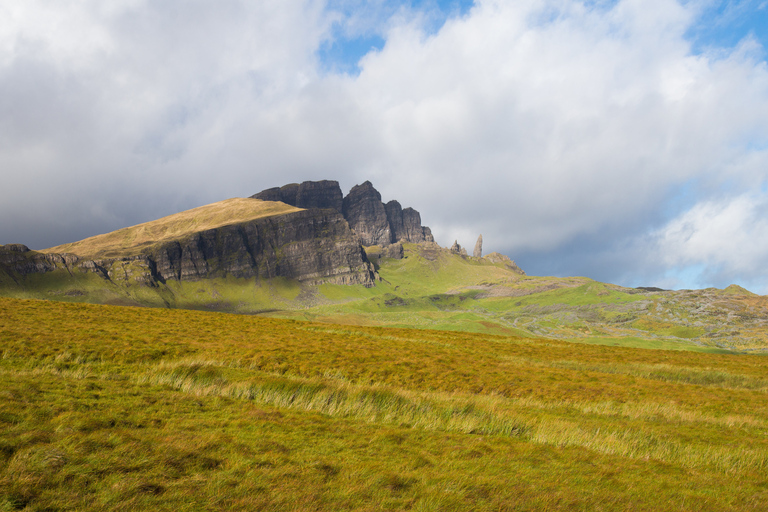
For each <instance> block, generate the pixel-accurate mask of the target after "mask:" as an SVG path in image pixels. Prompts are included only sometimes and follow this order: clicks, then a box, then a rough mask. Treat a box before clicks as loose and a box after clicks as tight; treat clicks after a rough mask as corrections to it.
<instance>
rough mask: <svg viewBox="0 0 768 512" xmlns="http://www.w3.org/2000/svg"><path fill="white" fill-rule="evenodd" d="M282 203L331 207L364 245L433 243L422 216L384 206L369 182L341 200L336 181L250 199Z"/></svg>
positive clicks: (266, 192) (295, 186)
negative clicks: (340, 215) (422, 223)
mask: <svg viewBox="0 0 768 512" xmlns="http://www.w3.org/2000/svg"><path fill="white" fill-rule="evenodd" d="M251 197H253V198H255V199H261V200H263V201H282V202H284V203H286V204H290V205H292V206H297V207H299V208H333V209H334V210H336V211H339V212H341V213H342V214H343V215H344V218H345V219H346V220H347V222H348V223H349V227H350V228H352V229H353V230H354V231H355V233H357V235H358V236H359V237H360V240H361V242H362V244H363V245H366V246H371V245H380V246H382V247H386V246H388V245H390V244H393V243H395V242H399V241H401V240H402V241H405V242H413V243H421V242H434V241H435V239H434V237H433V236H432V231H431V230H430V229H429V228H428V227H426V226H422V225H421V215H419V212H417V211H416V210H414V209H413V208H405V209H403V207H402V206H401V205H400V203H399V202H397V201H394V200H393V201H390V202H388V203H387V204H384V203H383V202H382V201H381V194H380V193H379V192H378V191H377V190H376V189H375V188H374V187H373V185H372V184H371V182H370V181H366V182H365V183H363V184H361V185H356V186H354V187H352V190H350V191H349V194H347V196H346V197H343V195H342V193H341V188H340V187H339V183H338V182H336V181H327V180H326V181H305V182H303V183H301V184H300V185H299V184H296V183H292V184H290V185H285V186H283V187H275V188H270V189H267V190H263V191H261V192H259V193H258V194H255V195H253V196H251Z"/></svg>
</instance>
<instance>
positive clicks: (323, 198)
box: [251, 180, 344, 213]
mask: <svg viewBox="0 0 768 512" xmlns="http://www.w3.org/2000/svg"><path fill="white" fill-rule="evenodd" d="M251 197H252V198H254V199H261V200H262V201H281V202H283V203H285V204H290V205H291V206H296V207H298V208H332V209H334V210H336V211H337V212H339V213H341V209H342V200H343V197H344V196H343V194H342V193H341V187H339V182H338V181H331V180H323V181H305V182H304V183H301V184H298V183H291V184H289V185H284V186H282V187H275V188H268V189H266V190H262V191H261V192H259V193H258V194H254V195H252V196H251Z"/></svg>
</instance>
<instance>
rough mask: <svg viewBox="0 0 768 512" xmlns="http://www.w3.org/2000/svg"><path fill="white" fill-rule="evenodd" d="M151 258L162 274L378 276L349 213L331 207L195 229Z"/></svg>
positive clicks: (367, 280)
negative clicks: (347, 218)
mask: <svg viewBox="0 0 768 512" xmlns="http://www.w3.org/2000/svg"><path fill="white" fill-rule="evenodd" d="M152 259H153V260H154V261H155V263H156V272H157V275H158V277H159V278H160V279H163V280H166V279H178V280H189V279H200V278H205V277H209V276H216V275H232V276H235V277H254V278H259V279H269V278H274V277H289V278H294V279H298V280H300V281H308V282H321V281H322V282H332V283H336V284H365V285H371V284H372V283H373V278H374V276H373V274H372V268H371V266H370V264H369V263H368V260H367V258H366V257H365V253H364V252H363V250H362V247H360V244H359V242H358V240H357V238H356V237H355V236H354V234H353V233H352V232H351V231H350V230H349V227H348V225H347V223H346V221H345V220H344V218H343V217H342V216H341V215H340V214H338V213H336V212H334V211H329V210H327V209H325V210H321V209H314V210H306V211H300V212H294V213H289V214H285V215H279V216H275V217H267V218H263V219H257V220H254V221H250V222H247V223H243V224H236V225H230V226H224V227H221V228H217V229H213V230H210V231H203V232H199V233H195V234H194V235H192V236H189V237H188V238H186V239H185V240H182V241H178V242H172V243H167V244H163V245H162V246H160V247H158V248H156V249H155V250H154V251H153V253H152Z"/></svg>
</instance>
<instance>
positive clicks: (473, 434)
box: [0, 299, 768, 511]
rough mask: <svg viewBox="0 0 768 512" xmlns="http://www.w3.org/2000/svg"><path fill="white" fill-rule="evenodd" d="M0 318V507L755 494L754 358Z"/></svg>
mask: <svg viewBox="0 0 768 512" xmlns="http://www.w3.org/2000/svg"><path fill="white" fill-rule="evenodd" d="M0 319H2V322H0V510H5V509H8V510H14V509H18V510H21V509H25V508H26V509H28V510H42V509H46V508H48V509H51V508H57V509H64V510H89V509H93V510H128V509H134V510H145V509H146V510H149V509H157V510H232V509H250V510H286V511H287V510H360V511H368V510H380V509H387V510H409V509H411V510H488V511H490V510H670V511H671V510H697V511H705V510H711V511H719V510H745V511H746V510H761V509H764V504H765V498H766V497H768V477H766V470H768V438H766V435H765V432H766V428H768V410H766V408H765V402H766V391H767V390H768V389H767V388H766V386H765V375H766V365H768V359H766V358H763V357H755V356H746V355H720V354H704V353H691V352H679V351H674V352H673V351H663V350H642V349H629V348H624V347H607V346H601V345H582V344H573V343H567V342H562V341H558V340H544V339H531V338H526V339H522V338H515V337H506V336H494V335H480V334H473V333H460V332H441V331H425V330H413V329H391V328H381V327H353V326H344V325H328V324H313V323H304V322H295V321H287V320H276V319H269V318H259V317H249V316H238V315H228V314H216V313H205V312H195V311H180V310H159V309H142V308H124V307H108V306H93V305H87V304H67V303H55V302H43V301H22V300H11V299H0ZM649 489H652V490H653V492H649V491H648V490H649ZM761 507H763V508H761Z"/></svg>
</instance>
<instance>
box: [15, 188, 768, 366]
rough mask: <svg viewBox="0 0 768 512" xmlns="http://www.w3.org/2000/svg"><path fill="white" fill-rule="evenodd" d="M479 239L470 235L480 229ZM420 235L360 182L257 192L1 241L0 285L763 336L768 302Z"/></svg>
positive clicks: (434, 321)
mask: <svg viewBox="0 0 768 512" xmlns="http://www.w3.org/2000/svg"><path fill="white" fill-rule="evenodd" d="M478 242H479V241H478ZM476 249H477V252H475V254H476V255H477V256H468V255H467V251H466V250H464V249H463V248H462V247H460V246H459V245H458V244H457V243H454V244H453V247H451V248H443V247H441V246H439V245H438V244H437V243H435V242H434V240H433V238H432V235H431V231H430V229H429V228H428V227H425V226H422V225H421V217H420V214H419V213H418V212H417V211H416V210H413V209H412V208H402V207H401V206H400V203H398V202H397V201H389V202H388V203H384V202H383V201H382V199H381V195H380V194H379V192H378V191H376V189H375V188H374V187H373V185H372V184H371V183H370V182H365V183H363V184H361V185H357V186H355V187H353V188H352V190H350V192H349V194H348V195H347V196H343V194H342V193H341V189H340V188H339V185H338V183H337V182H335V181H320V182H304V183H301V184H290V185H285V186H283V187H276V188H272V189H266V190H264V191H262V192H259V193H258V194H255V195H254V196H252V197H250V198H237V199H229V200H226V201H221V202H218V203H214V204H211V205H207V206H203V207H200V208H195V209H193V210H189V211H186V212H181V213H178V214H175V215H171V216H169V217H165V218H163V219H158V220H156V221H152V222H148V223H145V224H140V225H138V226H133V227H129V228H125V229H121V230H118V231H115V232H112V233H107V234H104V235H99V236H96V237H92V238H88V239H85V240H81V241H79V242H74V243H71V244H65V245H62V246H58V247H52V248H50V249H46V250H44V251H30V250H29V249H28V248H26V247H25V246H23V245H19V244H10V245H5V246H0V295H3V296H9V297H19V298H42V299H55V300H64V301H76V302H94V303H104V304H126V305H143V306H155V307H171V308H187V309H205V310H216V311H228V312H234V313H248V314H252V313H261V314H268V315H272V316H281V317H288V318H294V319H301V320H315V321H322V322H334V323H347V324H364V325H382V326H396V327H419V328H428V329H449V330H463V331H473V332H484V333H494V334H507V335H517V336H544V337H548V338H559V339H567V340H570V341H578V342H585V343H600V344H622V345H631V346H642V347H656V348H685V349H697V350H720V349H725V350H737V351H750V352H759V351H764V350H766V348H768V329H767V328H768V298H767V297H762V296H758V295H754V294H752V293H750V292H748V291H747V290H744V289H743V288H740V287H738V286H730V287H728V288H726V289H725V290H717V289H714V288H711V289H705V290H680V291H667V290H661V289H658V288H639V289H633V288H625V287H621V286H616V285H611V284H607V283H599V282H596V281H593V280H591V279H588V278H585V277H568V278H557V277H546V276H528V275H526V274H525V272H523V271H522V270H521V269H520V268H519V267H518V266H517V265H516V264H515V263H514V261H512V260H510V259H509V258H508V257H506V256H504V255H501V254H498V253H491V254H488V255H486V256H482V255H481V254H482V245H481V244H480V243H478V245H477V246H476Z"/></svg>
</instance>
